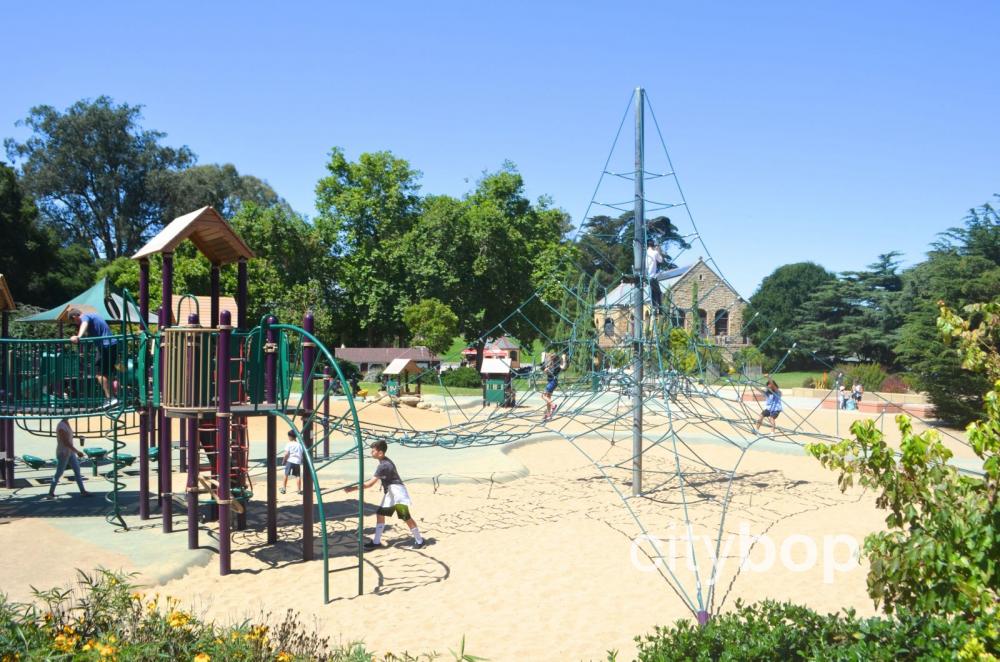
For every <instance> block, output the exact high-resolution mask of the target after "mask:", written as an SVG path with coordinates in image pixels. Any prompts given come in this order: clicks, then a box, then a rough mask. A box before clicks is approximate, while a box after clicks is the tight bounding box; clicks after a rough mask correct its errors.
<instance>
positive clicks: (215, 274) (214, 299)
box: [208, 264, 219, 328]
mask: <svg viewBox="0 0 1000 662" xmlns="http://www.w3.org/2000/svg"><path fill="white" fill-rule="evenodd" d="M210 287H211V288H212V289H211V290H210V294H211V295H212V296H211V299H210V300H211V304H210V305H211V307H212V311H211V313H210V317H209V318H208V325H209V326H210V327H212V328H215V327H217V326H219V265H217V264H213V265H212V279H211V285H210Z"/></svg>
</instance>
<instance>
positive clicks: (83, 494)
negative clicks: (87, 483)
mask: <svg viewBox="0 0 1000 662" xmlns="http://www.w3.org/2000/svg"><path fill="white" fill-rule="evenodd" d="M93 495H94V493H93V492H80V496H82V497H89V496H93Z"/></svg>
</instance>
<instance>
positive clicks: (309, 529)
mask: <svg viewBox="0 0 1000 662" xmlns="http://www.w3.org/2000/svg"><path fill="white" fill-rule="evenodd" d="M302 328H303V329H305V330H306V331H308V332H309V333H310V334H311V333H312V332H313V314H312V312H311V311H307V312H306V316H305V319H303V320H302ZM315 360H316V345H315V344H314V343H313V341H312V340H309V339H303V340H302V421H303V425H302V443H303V444H304V445H305V447H306V450H305V452H306V453H310V457H312V455H311V453H312V449H311V446H312V430H311V428H312V426H311V425H306V424H305V421H307V420H308V419H309V417H310V416H311V415H312V409H313V381H312V369H313V362H314V361H315ZM304 454H305V453H303V455H304ZM302 559H303V560H304V561H312V560H313V482H312V472H310V471H306V464H305V458H303V464H302Z"/></svg>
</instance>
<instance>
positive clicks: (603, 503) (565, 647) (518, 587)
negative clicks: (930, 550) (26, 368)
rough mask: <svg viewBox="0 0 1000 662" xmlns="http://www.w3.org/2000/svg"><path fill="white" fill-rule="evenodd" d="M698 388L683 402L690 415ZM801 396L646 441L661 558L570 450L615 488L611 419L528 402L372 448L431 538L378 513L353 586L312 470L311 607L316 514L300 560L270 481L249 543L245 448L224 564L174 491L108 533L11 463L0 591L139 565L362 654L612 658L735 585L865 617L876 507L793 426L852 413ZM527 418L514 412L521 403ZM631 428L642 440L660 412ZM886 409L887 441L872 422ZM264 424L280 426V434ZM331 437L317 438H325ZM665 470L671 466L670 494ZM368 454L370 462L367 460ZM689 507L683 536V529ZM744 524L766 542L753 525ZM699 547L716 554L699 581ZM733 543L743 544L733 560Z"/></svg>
mask: <svg viewBox="0 0 1000 662" xmlns="http://www.w3.org/2000/svg"><path fill="white" fill-rule="evenodd" d="M532 406H534V405H532ZM701 406H702V405H700V404H698V403H691V405H690V411H695V410H697V409H698V408H699V407H701ZM750 407H751V408H753V407H755V405H750ZM814 407H815V403H809V402H801V403H788V404H787V405H786V413H785V415H784V417H783V418H782V419H779V434H778V435H775V436H773V437H770V438H765V439H762V440H761V442H760V443H759V444H757V445H755V446H754V447H753V449H752V450H751V451H750V452H748V453H746V454H742V453H740V452H739V450H738V449H736V448H735V447H732V446H727V445H726V444H720V443H713V442H712V441H711V440H709V439H708V437H710V436H712V435H721V436H727V435H730V434H732V435H734V436H740V435H747V434H749V433H748V431H747V430H746V429H745V428H744V427H743V426H741V425H737V424H734V423H733V422H731V421H730V422H729V423H725V422H714V423H711V424H706V423H704V422H701V423H691V424H690V425H689V426H688V427H686V429H684V430H682V431H681V437H682V438H686V439H689V440H690V441H689V443H687V444H685V445H684V446H683V447H682V448H680V449H679V451H680V452H679V458H678V456H675V454H674V452H673V447H672V446H670V445H664V446H663V447H657V448H654V449H653V450H651V451H649V452H647V453H646V455H645V457H644V471H645V479H644V480H645V485H644V487H645V488H646V489H647V490H648V491H649V492H648V493H647V495H646V496H645V497H643V498H640V499H629V500H628V505H629V507H630V508H631V510H632V512H633V513H634V514H635V516H636V517H637V518H638V520H639V521H640V522H641V523H642V525H643V526H644V528H645V532H646V533H647V534H649V535H651V536H653V537H655V538H657V539H658V540H659V541H660V548H659V549H660V552H661V553H662V554H663V556H664V558H665V561H661V562H660V563H658V564H654V563H653V562H651V560H650V558H649V554H650V553H651V552H652V550H653V547H652V543H651V542H649V541H648V539H646V541H645V542H643V541H641V540H640V542H639V543H638V544H637V543H636V542H635V540H636V538H637V536H639V535H640V534H641V533H642V532H643V530H642V529H640V527H639V525H638V524H637V522H636V519H634V518H633V515H632V513H630V511H629V509H627V508H626V507H625V506H624V505H623V502H622V500H621V499H620V498H619V497H618V495H617V494H616V492H615V490H614V489H612V487H611V485H610V484H609V482H608V480H606V479H605V477H604V476H603V475H602V472H601V470H599V469H598V467H597V466H595V463H594V462H591V461H590V460H589V459H588V458H587V457H586V456H585V455H584V453H586V454H587V455H589V456H590V457H591V458H592V459H593V460H594V461H595V462H596V464H597V465H600V467H601V468H602V469H603V471H604V472H605V473H606V474H607V476H608V477H609V478H610V480H611V481H612V482H613V483H614V484H615V485H616V486H617V488H618V489H619V490H621V492H622V493H623V494H628V493H629V490H630V488H629V483H628V481H629V480H630V476H631V474H630V467H631V464H630V456H631V433H630V430H629V427H628V424H627V421H626V422H625V423H624V424H622V425H620V426H619V429H617V430H615V432H614V433H613V434H610V435H609V434H607V433H604V434H594V435H584V436H580V437H578V438H576V439H575V446H574V444H572V443H570V442H568V441H567V440H566V439H565V438H564V437H562V436H560V435H559V434H558V433H559V432H562V433H564V434H567V433H569V434H570V435H572V434H575V433H579V432H580V431H581V430H582V429H583V426H584V423H582V422H580V421H577V420H572V419H568V418H560V417H557V418H556V419H555V420H554V421H552V422H551V423H550V424H549V426H548V427H544V428H543V427H541V426H540V423H539V421H540V414H539V415H536V416H534V418H533V419H532V420H533V423H532V425H536V426H538V427H537V428H536V429H537V430H538V431H539V432H542V434H539V435H537V436H536V437H535V439H537V440H533V441H527V442H521V443H518V444H515V445H513V446H507V447H497V446H494V447H487V448H472V449H465V450H462V449H451V450H449V449H440V448H419V449H408V448H397V447H391V448H390V452H389V456H390V457H392V458H393V459H394V460H395V461H396V463H397V465H398V467H399V470H400V473H401V474H402V477H403V479H404V481H406V482H407V485H408V487H409V491H410V493H411V495H412V497H413V500H414V506H413V512H414V514H415V516H416V518H417V520H418V523H419V526H420V528H421V531H422V532H423V534H424V536H426V537H427V538H428V540H429V544H428V545H427V546H425V547H424V548H423V549H419V550H418V549H410V548H409V546H408V543H409V540H410V538H409V532H408V531H407V530H406V527H405V526H403V525H402V523H401V522H400V523H395V522H394V523H392V525H391V526H390V527H389V528H388V529H387V532H386V535H385V542H387V543H388V546H387V547H385V548H384V549H381V550H378V551H375V552H371V553H367V554H366V555H365V564H364V582H365V593H364V595H361V596H357V569H356V565H355V564H356V544H355V541H356V519H354V518H352V517H351V515H352V513H356V509H357V502H356V500H352V499H351V498H349V497H348V495H346V494H345V493H343V492H341V491H334V488H336V487H339V486H342V485H343V484H345V482H346V480H347V478H346V477H347V476H351V475H354V474H355V473H356V471H357V468H356V463H354V462H353V461H352V462H351V463H350V464H349V465H346V466H337V465H334V466H333V467H331V468H328V469H327V470H324V471H323V472H321V474H320V483H321V485H323V486H324V490H325V491H324V497H323V498H324V504H325V506H326V509H327V516H328V524H329V530H330V554H331V559H330V568H331V573H330V581H331V590H330V593H331V597H332V602H331V603H330V604H327V605H323V604H322V597H323V588H322V561H321V560H320V559H321V555H320V553H319V551H320V543H319V537H318V532H319V528H318V526H317V527H316V532H317V537H316V544H315V550H316V552H317V554H316V558H317V560H315V561H310V562H303V561H302V560H301V558H302V530H301V514H302V508H301V497H299V496H298V495H296V494H295V490H294V489H290V490H289V492H288V493H287V494H285V495H279V501H278V506H279V510H278V513H279V543H278V544H277V545H271V546H269V545H267V544H266V540H265V535H264V531H263V528H264V506H263V503H262V502H261V501H260V499H261V498H262V496H263V494H264V487H263V484H264V477H263V475H262V472H263V469H262V468H261V467H259V466H258V468H257V469H255V470H254V472H255V480H256V481H258V483H257V497H256V499H257V500H256V502H254V503H252V504H251V507H250V510H249V518H250V522H249V527H248V528H247V529H246V530H244V531H236V532H235V533H234V535H233V552H234V553H233V556H232V567H233V572H232V574H231V575H229V576H227V577H220V576H219V570H218V557H217V555H216V554H215V550H216V549H217V547H216V538H215V537H214V535H213V534H214V532H215V529H216V525H214V524H205V525H202V534H201V544H202V548H201V549H199V550H196V551H189V550H187V549H186V521H185V519H184V509H183V507H182V506H180V504H179V503H178V505H177V506H175V509H174V515H175V517H174V533H172V534H168V535H164V534H162V533H161V532H160V528H159V527H160V520H159V515H158V514H157V515H154V518H153V519H151V520H149V521H146V522H140V521H139V520H138V518H137V517H134V516H132V517H129V518H128V521H129V524H130V526H131V527H132V530H130V531H128V532H121V531H117V532H116V531H115V530H114V528H113V527H112V526H110V525H109V524H107V523H106V522H104V520H103V518H102V517H101V513H102V512H103V510H104V504H103V502H101V500H100V499H99V498H96V497H91V498H90V499H82V498H80V497H78V496H77V495H75V487H74V486H73V485H72V484H71V483H70V482H65V483H64V484H62V485H60V487H59V494H60V497H59V498H58V499H56V500H55V501H46V500H44V499H43V498H42V496H43V495H44V493H45V490H46V483H45V480H46V479H47V477H48V476H51V471H52V470H51V469H45V470H41V471H39V472H31V471H30V470H28V469H26V468H24V467H19V472H20V473H19V477H21V476H23V478H20V480H19V484H18V486H17V489H15V490H11V491H4V493H3V494H2V495H0V544H2V545H3V548H4V549H6V550H8V553H7V554H5V557H6V558H5V562H4V566H5V568H4V572H3V580H2V582H0V590H3V591H4V592H6V593H7V594H8V595H9V596H10V597H11V598H12V599H15V600H27V599H30V596H31V586H37V587H39V588H41V587H49V586H53V585H59V584H65V583H67V582H69V581H71V580H72V578H73V576H74V573H75V569H76V568H81V569H93V568H95V567H98V566H103V567H108V568H116V569H123V570H126V571H132V572H138V573H139V577H140V580H141V581H143V582H145V583H146V585H147V587H148V589H147V590H148V591H150V592H153V591H156V592H159V593H160V594H161V595H172V596H175V597H177V598H180V599H181V600H182V602H185V603H187V604H188V605H190V606H192V607H193V608H194V609H195V610H196V611H197V612H199V613H202V614H204V615H205V616H207V617H209V618H213V619H216V620H219V621H241V620H243V619H246V618H249V619H252V620H254V621H255V622H259V621H260V620H262V614H265V613H271V614H277V615H279V616H277V617H272V618H279V617H280V614H282V613H283V612H284V611H285V610H286V609H294V610H297V611H300V612H302V614H303V615H304V617H305V618H304V621H305V622H306V623H314V624H315V625H316V627H318V629H319V630H320V631H321V632H322V633H323V634H324V635H328V636H330V637H331V638H332V639H333V640H334V641H344V642H348V641H356V640H363V641H364V642H365V644H366V645H367V646H368V647H369V649H370V650H372V651H374V652H377V653H382V652H385V651H394V652H397V653H399V652H402V651H409V652H411V653H417V652H431V651H437V652H438V653H442V654H444V655H446V656H447V655H448V649H449V648H452V649H456V650H457V647H458V645H459V643H460V641H461V639H462V637H463V636H464V637H465V639H466V649H467V651H469V652H471V653H473V654H476V655H480V656H484V657H486V658H489V659H491V660H522V659H531V660H571V659H572V660H576V659H585V660H589V659H603V658H604V657H605V656H606V651H608V650H618V651H620V653H619V659H629V658H631V656H632V655H634V653H635V650H636V649H635V644H634V642H633V638H634V637H635V636H637V635H641V634H645V633H649V632H651V631H652V630H653V628H654V627H655V626H656V625H665V624H669V623H671V622H672V621H674V620H675V619H678V618H690V617H691V609H689V608H688V607H687V606H686V604H685V603H687V604H690V605H693V606H695V607H696V608H697V607H698V605H700V604H702V605H708V604H711V605H712V610H713V611H724V610H727V609H731V608H732V607H733V605H734V604H735V602H736V600H737V599H742V600H743V601H755V600H760V599H763V598H773V599H777V600H792V601H795V602H799V603H804V604H806V605H809V606H811V607H813V608H815V609H817V610H820V611H834V610H837V609H840V608H843V607H848V606H851V607H855V608H856V609H857V610H858V611H859V612H860V613H862V614H870V613H873V612H874V609H873V606H872V602H871V600H870V599H869V598H868V596H867V594H866V592H865V573H866V572H867V568H866V566H865V564H864V563H859V562H858V561H856V560H854V559H853V558H852V544H851V541H856V542H857V543H858V544H860V543H861V541H862V539H863V538H864V536H865V535H866V534H868V533H869V532H871V531H874V530H877V529H879V528H880V527H881V526H883V518H884V514H882V513H879V512H878V511H876V509H875V508H874V505H873V504H874V497H873V495H871V494H870V493H865V492H863V491H862V490H860V489H853V490H850V491H848V492H847V493H845V494H842V493H841V492H840V491H839V489H838V488H837V486H836V476H835V475H834V474H832V473H830V472H828V471H826V470H824V469H823V468H822V467H820V466H819V464H818V462H816V461H815V460H813V459H811V458H810V457H807V456H806V455H805V454H804V453H803V452H802V451H801V450H800V449H799V447H798V445H797V444H799V443H801V442H805V441H810V440H811V439H810V438H809V437H808V436H807V435H808V434H809V433H819V432H822V433H826V434H831V435H832V434H833V433H834V432H835V430H837V431H839V432H840V434H841V435H846V434H847V428H848V425H849V423H850V422H851V421H853V420H857V419H860V418H862V417H863V416H862V415H861V414H856V413H854V412H837V411H831V410H821V409H814ZM750 411H751V412H753V411H755V409H751V410H750ZM405 414H406V417H407V420H408V421H409V423H410V424H412V425H414V426H415V427H417V428H424V429H431V428H435V427H441V426H444V425H447V424H448V418H447V417H446V416H445V415H444V414H442V413H438V412H433V411H418V410H412V409H408V410H407V411H406V412H405ZM398 415H399V413H398V412H395V411H393V410H392V409H390V408H387V407H381V406H370V407H367V408H366V409H364V410H363V412H362V417H363V419H364V420H367V421H368V422H371V423H381V424H383V425H388V426H393V425H397V424H398ZM525 416H527V417H528V418H529V419H531V412H530V411H527V412H525ZM251 420H252V424H251V439H252V444H253V445H252V448H253V451H254V452H253V454H252V455H253V456H254V457H257V458H263V456H264V449H263V439H264V420H263V419H251ZM881 423H882V422H880V424H881ZM648 424H649V426H650V429H651V430H654V433H653V434H654V437H653V438H654V439H655V438H656V433H655V430H656V426H657V421H656V420H655V419H651V420H649V421H648ZM782 425H784V429H785V433H781V431H780V428H782ZM699 426H708V427H705V428H704V429H699ZM487 427H488V424H487ZM883 427H884V429H885V431H886V433H887V434H888V435H889V436H890V438H891V437H892V433H893V432H894V430H895V425H894V423H893V421H892V420H891V418H890V419H886V420H885V421H884V426H883ZM918 427H919V426H918ZM736 428H739V429H736ZM18 434H19V436H18V452H19V453H22V452H34V453H36V454H40V455H43V456H45V457H48V456H51V455H52V450H51V448H52V447H53V446H54V444H53V442H52V441H51V440H49V439H31V438H29V437H28V436H27V435H26V433H23V432H20V431H19V433H18ZM175 436H176V435H175ZM897 436H898V433H897ZM702 438H704V439H703V443H702V442H699V439H702ZM283 441H284V430H283V429H281V428H280V427H279V446H280V445H282V443H283ZM129 444H130V448H129V449H128V450H129V451H131V452H136V449H135V448H134V445H135V442H134V440H133V441H130V442H129ZM345 445H346V442H336V443H334V450H335V451H336V450H341V449H343V447H344V446H345ZM951 445H952V446H953V447H954V448H956V450H957V453H958V456H959V458H963V457H964V458H968V457H970V456H971V452H970V451H968V450H967V449H965V448H963V447H962V446H961V445H960V444H958V443H953V444H951ZM741 455H742V459H740V458H741ZM737 461H739V464H738V470H737V472H736V474H735V477H734V479H733V480H732V485H731V488H730V481H729V480H728V477H727V475H726V474H724V473H723V472H720V471H719V470H718V469H722V468H725V469H731V468H732V467H734V466H736V464H737ZM678 466H679V467H680V469H681V472H682V473H683V475H684V476H685V480H684V482H683V490H682V489H681V483H680V481H679V480H678V479H677V468H678ZM712 467H715V469H713V468H712ZM175 469H176V463H175ZM372 469H373V464H372V462H371V460H370V459H369V461H368V463H367V464H366V473H370V471H371V470H372ZM84 472H85V474H86V475H87V476H88V489H92V490H94V491H97V490H106V489H107V485H106V483H103V481H102V480H101V479H99V478H93V477H91V475H90V471H89V468H87V467H85V468H84ZM293 480H294V479H293ZM279 481H280V474H279ZM127 483H128V487H127V489H126V497H124V498H125V502H126V504H129V505H130V507H131V509H132V510H134V503H135V489H136V487H135V486H136V485H137V481H136V480H135V479H134V478H130V479H128V480H127ZM182 485H183V477H182V476H181V475H180V474H177V475H175V478H174V487H175V492H178V493H180V492H182V488H181V486H182ZM290 486H291V485H290ZM129 494H130V495H131V499H132V501H131V502H129V501H128V495H129ZM379 497H380V492H379V490H378V489H377V488H375V489H374V490H371V491H370V492H369V493H368V498H367V501H368V504H369V507H368V509H367V510H366V512H367V513H368V514H367V516H366V517H365V530H366V535H371V531H372V530H373V527H374V516H373V505H374V504H375V503H376V502H377V499H378V498H379ZM727 499H728V503H729V507H728V510H727V511H726V512H725V522H724V524H723V525H722V527H721V530H722V532H723V534H722V538H721V541H720V540H719V536H718V535H717V534H718V531H719V528H720V518H721V516H722V515H723V508H722V504H723V503H724V502H726V501H727ZM685 509H686V510H687V513H688V518H687V519H686V518H685V515H684V513H685ZM686 521H690V525H691V533H692V534H693V538H689V537H688V535H687V530H686V525H685V522H686ZM752 536H762V537H763V538H762V539H760V540H757V541H756V543H753V538H752ZM688 540H693V543H694V544H693V548H692V546H690V545H689V544H688V542H687V541H688ZM717 544H718V556H719V558H720V563H719V570H718V573H717V576H716V577H715V578H714V581H713V578H712V577H711V574H710V568H711V565H712V564H711V559H712V558H713V557H714V556H715V554H716V552H715V550H716V545H717ZM692 559H694V562H692ZM744 559H748V561H747V562H746V563H744V564H743V565H742V567H741V561H743V560H744ZM695 568H697V575H698V578H697V579H696V571H695ZM665 578H666V579H665ZM667 579H669V580H670V581H669V582H668V581H667ZM699 580H700V581H699ZM699 585H700V590H699ZM677 587H679V588H680V590H676V589H677Z"/></svg>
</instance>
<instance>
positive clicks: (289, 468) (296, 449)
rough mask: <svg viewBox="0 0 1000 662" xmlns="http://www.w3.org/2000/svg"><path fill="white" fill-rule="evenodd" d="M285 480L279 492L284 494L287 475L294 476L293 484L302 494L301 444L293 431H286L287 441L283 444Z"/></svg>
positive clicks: (286, 485)
mask: <svg viewBox="0 0 1000 662" xmlns="http://www.w3.org/2000/svg"><path fill="white" fill-rule="evenodd" d="M284 462H285V482H284V483H283V484H282V486H281V493H282V494H284V493H285V490H286V489H287V488H288V477H289V476H295V486H296V489H297V490H298V491H299V494H302V446H301V445H300V444H299V440H298V439H296V438H295V431H294V430H289V431H288V443H287V444H285V459H284Z"/></svg>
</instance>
